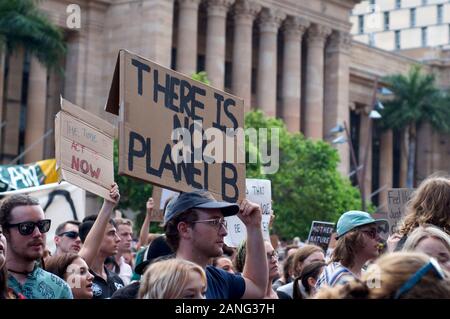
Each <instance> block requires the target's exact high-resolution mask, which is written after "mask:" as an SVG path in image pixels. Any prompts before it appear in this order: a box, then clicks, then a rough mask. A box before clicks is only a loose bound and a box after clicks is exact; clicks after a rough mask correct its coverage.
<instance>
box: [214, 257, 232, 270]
mask: <svg viewBox="0 0 450 319" xmlns="http://www.w3.org/2000/svg"><path fill="white" fill-rule="evenodd" d="M212 265H213V266H214V267H217V268H220V269H222V270H225V271H226V272H229V273H230V274H234V270H233V263H232V262H231V259H230V258H229V257H228V256H225V255H223V256H220V257H216V258H214V259H213V263H212Z"/></svg>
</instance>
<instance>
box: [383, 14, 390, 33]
mask: <svg viewBox="0 0 450 319" xmlns="http://www.w3.org/2000/svg"><path fill="white" fill-rule="evenodd" d="M387 30H389V11H388V12H385V13H384V31H387Z"/></svg>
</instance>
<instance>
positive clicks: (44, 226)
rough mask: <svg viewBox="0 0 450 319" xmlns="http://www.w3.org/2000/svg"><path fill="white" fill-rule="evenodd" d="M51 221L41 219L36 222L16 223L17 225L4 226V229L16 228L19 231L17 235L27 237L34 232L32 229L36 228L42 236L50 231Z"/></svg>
mask: <svg viewBox="0 0 450 319" xmlns="http://www.w3.org/2000/svg"><path fill="white" fill-rule="evenodd" d="M51 223H52V221H51V220H50V219H43V220H40V221H38V222H23V223H17V224H6V228H12V227H17V230H18V231H19V234H21V235H22V236H28V235H31V234H32V233H33V232H34V229H35V228H36V226H37V228H38V229H39V231H40V232H41V234H44V233H46V232H48V231H49V230H50V226H51Z"/></svg>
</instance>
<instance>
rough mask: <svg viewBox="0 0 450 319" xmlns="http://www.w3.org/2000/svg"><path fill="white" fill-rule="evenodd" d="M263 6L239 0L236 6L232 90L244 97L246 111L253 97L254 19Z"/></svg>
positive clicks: (246, 0)
mask: <svg viewBox="0 0 450 319" xmlns="http://www.w3.org/2000/svg"><path fill="white" fill-rule="evenodd" d="M260 9H261V6H260V5H258V4H256V3H254V2H251V1H248V0H238V1H237V2H236V5H235V6H234V43H233V70H232V72H231V75H232V84H231V85H232V92H233V94H235V95H237V96H239V97H241V98H243V99H244V108H245V111H246V112H247V111H249V110H250V108H251V98H252V87H251V83H252V33H253V21H254V19H255V16H256V15H257V14H258V12H259V10H260Z"/></svg>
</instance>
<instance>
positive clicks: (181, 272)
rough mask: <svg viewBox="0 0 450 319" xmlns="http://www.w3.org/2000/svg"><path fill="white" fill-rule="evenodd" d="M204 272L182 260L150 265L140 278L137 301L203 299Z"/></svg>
mask: <svg viewBox="0 0 450 319" xmlns="http://www.w3.org/2000/svg"><path fill="white" fill-rule="evenodd" d="M205 293H206V274H205V271H204V270H203V269H202V268H201V267H200V266H198V265H197V264H194V263H192V262H190V261H187V260H184V259H177V258H174V259H169V260H163V261H158V262H155V263H154V264H151V265H150V266H149V267H148V269H147V270H146V271H145V273H144V276H143V277H142V278H141V285H140V288H139V293H138V299H204V298H205Z"/></svg>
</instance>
